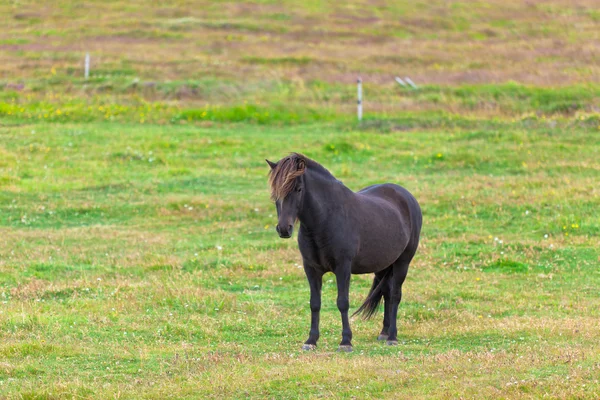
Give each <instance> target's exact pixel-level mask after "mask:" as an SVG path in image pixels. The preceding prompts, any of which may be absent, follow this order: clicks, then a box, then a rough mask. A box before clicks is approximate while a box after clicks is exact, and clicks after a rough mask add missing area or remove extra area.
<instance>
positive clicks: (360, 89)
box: [356, 77, 363, 121]
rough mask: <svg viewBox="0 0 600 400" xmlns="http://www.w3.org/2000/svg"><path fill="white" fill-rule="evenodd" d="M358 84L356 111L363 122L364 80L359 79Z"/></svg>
mask: <svg viewBox="0 0 600 400" xmlns="http://www.w3.org/2000/svg"><path fill="white" fill-rule="evenodd" d="M356 84H357V90H358V107H357V110H356V114H357V115H358V120H359V121H361V120H362V112H363V110H362V80H361V79H360V77H358V80H357V81H356Z"/></svg>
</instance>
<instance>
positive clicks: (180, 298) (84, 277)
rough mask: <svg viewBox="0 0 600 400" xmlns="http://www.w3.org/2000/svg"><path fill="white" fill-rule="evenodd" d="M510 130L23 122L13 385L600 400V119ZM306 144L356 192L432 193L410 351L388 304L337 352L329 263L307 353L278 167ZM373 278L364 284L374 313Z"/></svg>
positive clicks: (9, 246) (24, 388)
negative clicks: (382, 188) (315, 338)
mask: <svg viewBox="0 0 600 400" xmlns="http://www.w3.org/2000/svg"><path fill="white" fill-rule="evenodd" d="M434 120H435V116H434V117H432V121H434ZM429 122H431V121H429ZM490 123H491V122H490ZM502 124H504V125H502V130H495V129H493V127H491V126H487V127H469V126H465V127H460V126H454V127H452V129H451V130H449V131H448V130H446V129H443V128H442V127H441V126H439V125H438V126H436V125H435V124H429V125H428V124H426V123H425V122H424V120H421V122H420V123H419V124H416V125H415V126H414V127H412V128H411V130H410V131H397V130H384V131H381V130H378V128H377V126H375V127H374V126H372V125H369V124H366V126H364V127H361V126H360V125H356V124H354V123H351V122H344V121H343V120H340V121H337V122H330V123H324V122H321V123H312V124H308V125H307V124H300V125H297V126H290V127H282V126H274V127H271V126H261V125H253V124H218V123H217V124H216V125H213V126H209V127H201V126H194V125H191V126H180V125H177V124H175V125H167V126H160V125H153V124H150V125H143V124H124V123H116V122H112V123H108V122H99V123H96V122H89V123H83V122H82V123H71V122H66V121H65V122H64V123H61V124H55V123H44V122H36V123H30V122H27V123H25V122H23V123H20V122H18V120H13V123H11V125H10V126H5V127H1V128H0V151H1V152H2V155H3V157H2V161H1V164H0V168H1V169H0V176H1V177H2V180H1V182H2V186H1V189H0V199H1V201H0V204H1V205H2V206H1V209H0V210H1V211H0V216H1V218H0V231H1V232H2V236H1V237H2V239H1V240H0V242H1V246H0V288H1V289H0V291H1V294H0V296H1V297H2V303H1V304H0V324H1V325H0V330H1V332H2V338H3V340H2V345H1V346H0V354H2V363H1V364H0V382H1V383H0V384H1V385H2V386H1V387H2V392H3V393H4V394H5V395H7V396H9V397H33V398H38V397H71V396H82V397H98V396H100V397H111V396H114V395H116V394H117V393H120V394H121V396H125V397H165V396H174V397H179V398H181V397H206V396H209V397H246V396H250V397H315V396H322V397H323V396H324V397H341V398H350V397H353V396H356V397H365V396H366V397H375V398H378V397H390V398H391V397H397V396H400V397H406V398H415V397H417V398H418V397H438V398H443V397H448V396H450V397H460V396H463V397H488V398H496V397H530V396H532V397H541V396H543V395H548V394H549V395H551V396H553V397H595V396H596V395H597V394H598V391H599V390H600V386H599V384H598V381H597V363H598V362H599V359H598V354H599V352H598V350H599V349H598V344H597V343H598V339H599V337H598V332H599V330H598V321H597V313H596V310H597V309H598V306H600V303H599V301H598V296H597V287H598V285H600V275H599V274H598V256H599V255H598V252H597V240H596V239H595V238H597V235H598V233H599V232H600V220H598V218H597V216H596V215H597V213H596V212H595V211H596V209H597V207H598V205H599V204H598V200H597V194H596V191H597V189H596V186H597V185H596V180H597V174H596V173H595V172H594V171H597V159H598V151H599V149H600V146H599V143H598V141H597V139H596V136H597V131H596V128H595V127H594V128H590V127H586V125H577V124H574V125H572V126H570V128H569V130H568V131H567V130H563V129H551V128H548V127H546V126H545V125H544V124H539V126H538V125H534V126H533V128H527V127H525V126H523V124H522V121H515V122H507V121H504V122H502ZM290 150H301V151H303V152H304V153H306V154H307V155H309V156H311V157H313V158H315V159H317V160H319V161H320V162H322V163H323V164H324V165H326V166H327V167H328V168H330V169H331V171H332V172H333V173H334V174H335V175H336V176H337V177H339V178H340V179H342V180H343V181H344V182H345V183H346V185H348V186H349V187H351V188H353V189H359V188H360V187H363V186H366V185H369V184H372V183H375V182H382V181H393V182H398V183H401V184H403V185H405V186H406V187H408V188H409V189H410V190H411V191H413V193H414V194H415V195H416V196H417V198H418V199H419V200H420V202H421V204H422V207H423V212H424V218H425V225H424V229H423V242H422V246H421V249H420V250H419V253H418V256H417V257H416V258H415V261H414V265H413V266H412V268H411V271H410V273H409V277H408V280H407V282H406V284H405V297H404V300H403V303H402V306H401V309H400V313H399V326H400V328H399V329H400V332H399V339H400V345H399V346H398V347H387V346H385V345H382V344H381V343H378V342H377V341H376V340H375V337H376V334H377V333H378V329H379V328H380V324H381V314H378V316H377V318H376V319H374V320H372V321H361V320H354V321H352V326H353V329H354V345H355V352H354V353H352V354H337V353H335V351H334V350H335V349H336V347H337V344H338V342H339V340H340V337H339V336H340V321H339V317H338V315H339V314H338V311H337V309H336V306H335V295H336V294H335V281H334V279H335V278H334V277H333V276H328V277H326V280H325V283H324V299H323V300H324V307H323V312H322V339H321V342H320V346H319V348H318V350H317V351H316V352H314V353H302V352H301V351H300V350H299V349H300V346H301V344H302V342H303V340H305V339H306V338H305V336H306V335H307V333H308V326H309V310H308V303H307V302H308V285H307V284H306V282H305V278H304V276H303V272H302V269H301V268H300V266H299V264H300V263H301V260H300V257H299V254H298V250H297V245H296V243H295V242H294V241H285V240H281V239H278V238H277V235H276V234H275V232H274V230H273V225H274V223H275V222H276V217H275V209H274V207H273V205H272V204H270V202H269V200H268V197H269V192H268V187H267V183H266V172H267V166H266V164H265V163H264V161H263V160H264V158H267V157H268V158H272V159H276V158H278V157H280V156H282V155H284V154H286V152H288V151H290ZM151 160H152V161H151ZM369 286H370V282H369V278H368V277H355V278H354V279H353V284H352V293H351V304H352V308H353V309H355V308H356V307H357V306H358V305H359V304H360V303H361V301H362V300H363V298H364V296H365V295H366V293H367V291H368V288H369Z"/></svg>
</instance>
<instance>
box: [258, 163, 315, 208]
mask: <svg viewBox="0 0 600 400" xmlns="http://www.w3.org/2000/svg"><path fill="white" fill-rule="evenodd" d="M309 161H312V160H310V159H309V158H307V157H306V156H304V155H302V154H299V153H292V154H290V155H289V156H287V157H285V158H282V159H281V160H279V162H278V163H277V165H276V166H275V168H272V169H271V171H270V172H269V184H270V185H271V199H273V200H282V199H284V198H285V197H286V196H287V195H288V194H290V192H291V191H292V190H294V185H295V182H296V178H298V177H299V176H301V175H303V174H304V173H305V172H306V164H308V162H309ZM313 162H314V161H313Z"/></svg>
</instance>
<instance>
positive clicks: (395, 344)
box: [385, 340, 398, 346]
mask: <svg viewBox="0 0 600 400" xmlns="http://www.w3.org/2000/svg"><path fill="white" fill-rule="evenodd" d="M385 344H387V345H388V346H398V341H397V340H388V341H387V342H385Z"/></svg>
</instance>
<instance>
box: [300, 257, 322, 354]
mask: <svg viewBox="0 0 600 400" xmlns="http://www.w3.org/2000/svg"><path fill="white" fill-rule="evenodd" d="M304 272H305V273H306V278H307V279H308V284H309V285H310V313H311V317H310V333H309V335H308V339H307V340H306V342H304V345H303V346H302V350H314V349H315V348H316V347H317V341H318V340H319V317H320V313H321V286H322V285H323V273H322V272H321V271H318V270H316V269H315V268H313V267H312V266H310V265H307V263H306V261H305V262H304Z"/></svg>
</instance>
